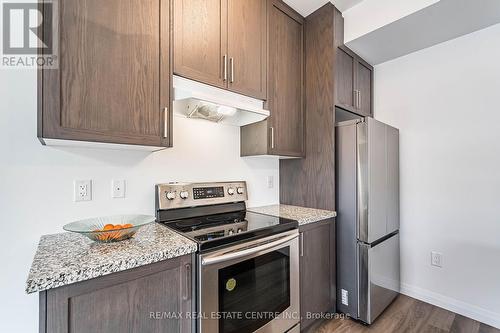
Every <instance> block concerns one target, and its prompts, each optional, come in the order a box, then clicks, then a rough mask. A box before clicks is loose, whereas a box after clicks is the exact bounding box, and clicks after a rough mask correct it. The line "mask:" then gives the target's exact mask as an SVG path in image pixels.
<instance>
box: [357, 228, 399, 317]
mask: <svg viewBox="0 0 500 333" xmlns="http://www.w3.org/2000/svg"><path fill="white" fill-rule="evenodd" d="M358 256H359V257H358V264H359V267H358V274H359V275H358V283H359V287H358V291H359V293H358V298H359V299H358V318H359V319H360V320H362V321H363V322H365V323H367V324H371V323H372V322H373V321H374V320H375V319H376V318H377V317H378V316H379V315H380V314H381V313H382V312H383V311H384V310H385V308H387V306H388V305H389V304H390V303H391V302H392V301H393V300H394V298H396V296H397V295H398V293H399V284H400V265H399V233H396V234H393V235H392V236H391V237H390V238H388V239H385V240H384V241H382V242H380V243H378V244H376V245H375V246H370V245H369V244H364V243H358Z"/></svg>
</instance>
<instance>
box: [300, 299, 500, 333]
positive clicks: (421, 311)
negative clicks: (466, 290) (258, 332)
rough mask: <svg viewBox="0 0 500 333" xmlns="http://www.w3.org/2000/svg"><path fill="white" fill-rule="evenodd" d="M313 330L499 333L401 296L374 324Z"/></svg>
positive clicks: (333, 323) (328, 324)
mask: <svg viewBox="0 0 500 333" xmlns="http://www.w3.org/2000/svg"><path fill="white" fill-rule="evenodd" d="M309 332H310V333H313V332H314V333H331V332H336V333H337V332H339V333H358V332H359V333H391V332H395V333H400V332H401V333H403V332H404V333H406V332H408V333H410V332H415V333H417V332H418V333H431V332H432V333H445V332H451V333H462V332H463V333H500V330H498V329H496V328H493V327H491V326H488V325H486V324H482V323H480V322H478V321H475V320H473V319H469V318H466V317H463V316H461V315H458V314H455V313H453V312H450V311H447V310H444V309H442V308H438V307H436V306H434V305H430V304H427V303H424V302H421V301H419V300H416V299H413V298H411V297H408V296H405V295H400V296H399V297H398V298H397V299H396V300H395V301H394V303H392V304H391V306H389V308H387V310H386V311H385V312H384V313H382V315H381V316H380V317H379V318H378V319H377V320H376V321H375V323H373V324H372V325H371V326H365V325H363V324H360V323H358V322H356V321H354V320H351V319H335V320H330V321H325V322H323V323H321V324H319V325H318V326H317V327H316V328H315V329H312V330H310V331H309Z"/></svg>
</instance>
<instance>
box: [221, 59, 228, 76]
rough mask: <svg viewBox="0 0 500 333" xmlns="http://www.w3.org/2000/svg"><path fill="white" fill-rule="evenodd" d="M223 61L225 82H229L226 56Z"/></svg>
mask: <svg viewBox="0 0 500 333" xmlns="http://www.w3.org/2000/svg"><path fill="white" fill-rule="evenodd" d="M222 61H223V65H222V75H223V78H224V81H227V55H225V54H224V55H223V56H222Z"/></svg>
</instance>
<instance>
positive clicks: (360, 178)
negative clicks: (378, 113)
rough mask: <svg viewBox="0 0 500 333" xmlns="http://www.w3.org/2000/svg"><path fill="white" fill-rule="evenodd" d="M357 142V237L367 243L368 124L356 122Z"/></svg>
mask: <svg viewBox="0 0 500 333" xmlns="http://www.w3.org/2000/svg"><path fill="white" fill-rule="evenodd" d="M356 126H357V134H356V144H357V156H356V158H357V170H356V172H357V184H356V186H357V213H356V215H357V220H358V223H357V226H358V228H357V238H358V239H359V240H360V241H362V242H365V243H368V125H367V123H366V122H361V123H358V124H357V125H356Z"/></svg>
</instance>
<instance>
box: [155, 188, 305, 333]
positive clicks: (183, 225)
mask: <svg viewBox="0 0 500 333" xmlns="http://www.w3.org/2000/svg"><path fill="white" fill-rule="evenodd" d="M247 199H248V195H247V186H246V183H245V182H217V183H169V184H160V185H157V186H156V214H157V222H159V223H162V224H164V225H166V226H167V227H169V228H171V229H173V230H175V231H176V232H178V233H180V234H182V235H184V236H185V237H188V238H190V239H192V240H193V241H195V242H196V243H197V244H198V252H197V254H196V274H195V276H196V277H195V281H194V282H193V284H194V285H195V287H196V288H195V290H196V293H195V294H196V309H195V310H196V312H197V316H196V317H197V318H198V319H197V321H196V325H195V326H196V330H197V332H199V333H236V332H238V333H247V332H248V333H253V332H258V333H274V332H280V333H281V332H289V331H292V330H293V331H295V330H297V329H299V327H298V324H299V320H300V315H299V280H298V279H299V245H298V235H299V234H298V229H297V228H298V223H297V221H294V220H289V219H284V218H279V217H274V216H269V215H264V214H258V213H253V212H248V211H246V203H245V201H246V200H247Z"/></svg>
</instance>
